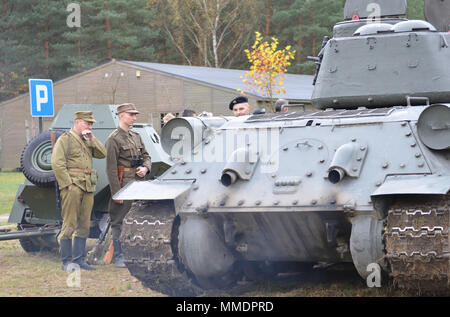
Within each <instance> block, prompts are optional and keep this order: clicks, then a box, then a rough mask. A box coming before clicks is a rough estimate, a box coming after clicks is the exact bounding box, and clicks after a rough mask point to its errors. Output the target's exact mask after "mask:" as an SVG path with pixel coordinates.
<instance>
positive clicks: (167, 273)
mask: <svg viewBox="0 0 450 317" xmlns="http://www.w3.org/2000/svg"><path fill="white" fill-rule="evenodd" d="M164 207H165V206H161V205H159V204H158V205H155V206H153V205H151V203H149V202H145V203H144V202H136V203H134V204H133V206H132V207H131V209H130V211H129V212H128V214H127V215H126V216H125V218H124V221H123V223H122V233H121V241H122V249H123V254H124V259H125V264H126V266H127V268H128V270H129V271H130V273H131V275H133V276H134V277H136V278H137V279H138V280H140V281H141V282H142V284H143V285H144V286H145V287H148V288H150V289H152V290H155V291H158V292H160V293H163V294H167V295H169V296H197V295H200V294H201V293H202V290H201V289H200V288H199V287H197V286H196V285H194V284H193V282H192V280H191V278H190V277H189V276H188V275H187V272H186V271H185V270H184V269H183V267H182V265H181V264H180V263H179V262H178V256H177V254H176V253H177V245H178V226H177V225H176V224H175V226H174V221H175V215H174V214H173V213H170V212H169V210H168V208H164ZM173 229H174V230H173ZM174 252H175V253H174Z"/></svg>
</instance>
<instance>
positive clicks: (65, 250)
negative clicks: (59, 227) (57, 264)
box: [59, 239, 72, 272]
mask: <svg viewBox="0 0 450 317" xmlns="http://www.w3.org/2000/svg"><path fill="white" fill-rule="evenodd" d="M59 248H60V251H61V261H62V269H63V271H67V272H71V270H69V264H71V263H72V239H60V240H59Z"/></svg>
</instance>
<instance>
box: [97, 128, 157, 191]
mask: <svg viewBox="0 0 450 317" xmlns="http://www.w3.org/2000/svg"><path fill="white" fill-rule="evenodd" d="M106 152H107V155H106V175H107V176H108V180H109V186H110V189H111V196H113V195H114V194H116V193H117V192H118V191H119V190H120V189H121V188H122V187H123V186H125V185H126V184H127V183H129V182H130V181H132V180H134V179H142V178H139V177H138V176H137V175H136V172H135V171H133V170H130V169H131V161H132V159H133V156H138V155H142V157H143V159H144V161H143V164H142V165H141V166H145V167H147V168H148V170H149V171H150V169H151V167H152V166H151V165H152V163H151V158H150V155H149V154H148V152H147V149H146V148H145V145H144V142H143V141H142V138H141V136H140V135H139V133H137V132H134V131H131V130H129V131H128V132H126V131H125V130H123V129H121V128H120V127H119V128H117V129H116V130H114V132H113V133H111V134H110V136H109V137H108V140H106ZM117 166H123V167H125V168H127V170H125V172H124V175H123V182H122V185H121V184H120V182H119V175H118V171H117Z"/></svg>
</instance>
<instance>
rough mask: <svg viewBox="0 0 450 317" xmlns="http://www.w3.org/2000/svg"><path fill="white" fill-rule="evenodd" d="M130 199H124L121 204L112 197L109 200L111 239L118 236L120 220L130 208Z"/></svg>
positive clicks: (120, 228)
mask: <svg viewBox="0 0 450 317" xmlns="http://www.w3.org/2000/svg"><path fill="white" fill-rule="evenodd" d="M132 203H133V202H132V201H131V200H124V201H123V204H117V203H115V202H114V201H113V200H112V199H111V200H110V202H109V216H110V218H111V231H112V236H113V239H119V238H120V232H121V230H122V221H123V218H125V215H126V214H127V213H128V211H129V210H130V208H131V204H132Z"/></svg>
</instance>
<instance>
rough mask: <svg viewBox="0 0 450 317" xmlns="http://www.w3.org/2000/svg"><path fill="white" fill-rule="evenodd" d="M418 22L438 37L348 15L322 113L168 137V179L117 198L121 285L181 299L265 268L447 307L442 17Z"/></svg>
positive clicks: (449, 90)
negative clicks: (364, 284)
mask: <svg viewBox="0 0 450 317" xmlns="http://www.w3.org/2000/svg"><path fill="white" fill-rule="evenodd" d="M425 7H426V11H428V12H431V11H432V12H434V13H435V14H436V15H437V17H435V20H434V21H435V23H436V21H439V28H440V31H438V30H437V29H436V27H435V26H433V25H432V24H431V23H429V22H425V21H408V20H407V19H405V18H403V16H405V14H406V1H404V0H396V1H393V0H386V1H381V0H379V1H375V0H369V1H363V0H354V1H351V0H348V1H347V3H346V6H345V18H346V20H345V21H343V22H340V23H338V24H337V25H336V26H335V28H334V35H333V37H332V38H331V39H329V40H328V41H325V42H324V46H323V49H322V51H321V52H320V55H319V58H318V59H316V61H317V63H319V65H318V66H319V67H318V73H317V76H316V81H315V89H314V92H313V97H312V102H313V104H314V106H315V107H316V108H318V109H320V111H317V112H290V113H281V114H280V113H276V114H263V115H253V116H246V117H239V118H210V119H209V120H212V121H209V122H208V121H207V120H205V119H202V118H190V119H174V120H172V121H170V122H169V124H167V126H165V127H164V128H163V131H162V141H163V147H164V148H165V149H166V151H168V152H169V153H170V155H171V157H172V159H174V160H175V162H176V164H174V165H173V166H172V167H171V168H170V169H168V170H167V171H166V172H165V173H164V174H163V175H161V176H159V177H158V178H157V179H156V180H154V181H151V182H139V183H130V184H129V185H128V186H126V187H125V188H123V189H122V190H121V191H120V192H119V193H117V194H116V196H115V197H114V199H119V200H137V202H135V203H134V204H133V207H132V208H131V210H130V212H129V213H128V214H127V216H126V217H125V219H124V223H123V231H122V236H121V240H122V246H123V251H124V255H125V262H126V265H127V267H128V269H129V270H130V272H131V274H133V275H134V276H136V277H137V278H138V279H139V280H141V281H142V282H143V284H144V285H146V286H147V287H150V288H152V289H155V290H158V291H160V292H163V293H166V294H169V295H174V296H178V295H185V296H186V295H197V294H200V293H201V292H202V291H203V289H207V288H210V287H225V286H227V285H229V284H232V283H234V282H235V281H236V279H238V278H240V276H242V274H248V272H253V273H255V272H256V273H258V272H264V271H265V270H266V269H267V264H271V265H272V267H276V264H277V263H286V262H289V263H321V262H322V263H328V264H333V263H341V262H349V263H353V264H354V266H355V268H356V269H357V271H358V273H359V274H360V275H361V277H362V278H367V277H368V276H369V275H370V274H371V273H373V272H375V271H374V268H380V269H381V270H383V271H385V272H387V273H388V274H389V275H390V276H391V277H392V278H393V280H394V283H395V285H397V286H398V287H399V288H403V289H406V290H413V291H417V290H420V291H421V292H422V293H424V292H430V293H442V292H444V293H447V294H448V292H449V285H450V284H449V274H450V272H449V270H448V268H449V261H450V246H449V223H450V211H449V204H450V198H449V189H450V72H449V69H450V47H449V44H450V33H447V31H448V24H449V23H448V22H449V20H448V13H449V12H450V10H449V8H450V1H448V0H445V1H442V0H439V1H427V2H426V3H425ZM437 7H439V8H440V10H436V8H437ZM374 12H376V13H378V14H377V15H375V16H374V15H373V13H374ZM441 22H443V23H441ZM248 267H250V268H252V269H251V270H248Z"/></svg>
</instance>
